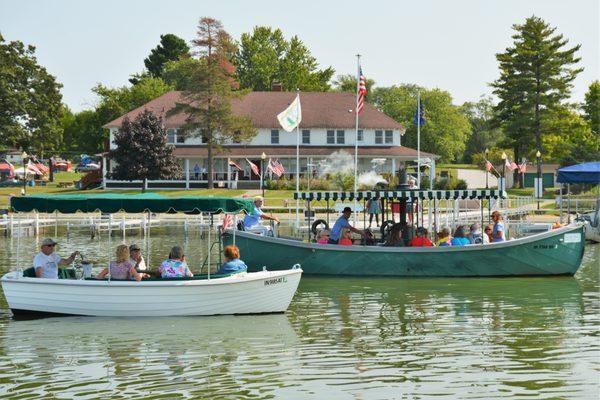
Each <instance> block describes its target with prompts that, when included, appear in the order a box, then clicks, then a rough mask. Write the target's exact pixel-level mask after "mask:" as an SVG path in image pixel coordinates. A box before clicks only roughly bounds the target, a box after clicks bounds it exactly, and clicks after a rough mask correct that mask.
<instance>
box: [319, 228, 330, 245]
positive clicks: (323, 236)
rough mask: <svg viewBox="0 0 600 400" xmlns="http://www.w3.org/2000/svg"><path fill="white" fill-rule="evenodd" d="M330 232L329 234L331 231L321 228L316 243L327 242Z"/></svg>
mask: <svg viewBox="0 0 600 400" xmlns="http://www.w3.org/2000/svg"><path fill="white" fill-rule="evenodd" d="M330 234H331V232H330V231H329V229H322V230H321V231H320V232H319V239H317V243H318V244H327V242H329V235H330Z"/></svg>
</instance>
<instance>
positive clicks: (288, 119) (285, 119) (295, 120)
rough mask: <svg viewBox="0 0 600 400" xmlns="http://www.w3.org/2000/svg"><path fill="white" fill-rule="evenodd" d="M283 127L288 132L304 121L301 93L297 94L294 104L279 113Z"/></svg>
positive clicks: (278, 117) (278, 116)
mask: <svg viewBox="0 0 600 400" xmlns="http://www.w3.org/2000/svg"><path fill="white" fill-rule="evenodd" d="M277 119H278V120H279V123H280V124H281V127H282V128H283V129H285V130H286V131H287V132H291V131H293V130H294V128H296V127H297V126H298V125H300V121H302V108H301V107H300V95H296V98H295V99H294V101H292V104H290V105H289V107H288V108H286V109H285V110H283V111H282V112H281V113H279V114H278V115H277Z"/></svg>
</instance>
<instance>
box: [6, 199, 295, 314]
mask: <svg viewBox="0 0 600 400" xmlns="http://www.w3.org/2000/svg"><path fill="white" fill-rule="evenodd" d="M11 207H12V209H13V210H16V211H32V210H37V211H39V212H46V213H52V212H55V211H58V212H63V213H74V212H77V211H84V212H88V211H96V210H100V211H103V212H108V213H113V212H118V211H125V212H144V211H148V212H157V213H164V212H172V211H183V212H207V213H211V214H215V213H219V212H225V213H238V212H240V211H242V210H246V211H251V210H252V209H253V207H254V205H253V203H252V201H250V200H246V199H237V198H219V197H192V196H183V197H166V196H161V195H157V194H151V193H150V194H141V195H122V194H100V195H95V194H85V195H56V196H51V195H39V196H27V197H13V198H11ZM210 220H211V228H212V217H211V218H210ZM210 232H211V229H209V231H208V248H209V249H210V248H211V246H210V237H211V236H210ZM17 240H19V237H17ZM17 248H18V244H17ZM17 257H18V251H17ZM209 258H210V254H209ZM20 267H21V264H19V262H18V261H17V269H18V268H20ZM278 269H279V268H278ZM31 270H33V268H28V269H25V270H24V271H21V270H17V271H12V272H9V273H7V274H6V275H4V276H3V277H2V279H1V283H2V289H3V290H4V295H5V297H6V300H7V302H8V305H9V307H10V309H11V310H12V312H13V314H14V315H15V316H16V317H19V316H36V315H39V314H41V315H47V314H50V315H52V314H57V315H86V316H111V317H142V316H188V315H222V314H264V313H281V312H285V310H287V308H288V306H289V305H290V302H291V301H292V298H293V297H294V293H295V292H296V289H297V288H298V284H299V282H300V277H301V275H302V269H300V268H299V266H298V265H296V266H294V267H293V268H291V269H284V270H278V271H267V270H265V269H263V270H262V271H257V272H250V273H247V272H242V273H239V274H233V275H214V274H213V275H212V276H211V274H210V268H209V269H208V271H207V272H208V273H207V274H205V275H195V276H194V277H193V278H166V279H160V278H155V279H148V280H142V281H140V282H136V281H124V280H115V279H112V280H110V279H108V280H96V279H91V278H87V279H75V276H74V275H75V274H59V275H61V278H65V279H45V278H36V277H35V273H32V271H31ZM69 278H70V279H69Z"/></svg>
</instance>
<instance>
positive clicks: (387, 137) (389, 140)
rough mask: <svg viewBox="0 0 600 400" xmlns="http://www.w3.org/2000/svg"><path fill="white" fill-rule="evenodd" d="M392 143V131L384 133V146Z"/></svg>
mask: <svg viewBox="0 0 600 400" xmlns="http://www.w3.org/2000/svg"><path fill="white" fill-rule="evenodd" d="M393 143H394V131H385V144H393Z"/></svg>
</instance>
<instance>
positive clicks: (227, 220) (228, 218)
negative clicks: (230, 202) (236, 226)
mask: <svg viewBox="0 0 600 400" xmlns="http://www.w3.org/2000/svg"><path fill="white" fill-rule="evenodd" d="M231 225H233V215H232V214H225V215H224V216H223V230H224V231H225V230H226V229H227V228H229V227H230V226H231Z"/></svg>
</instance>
